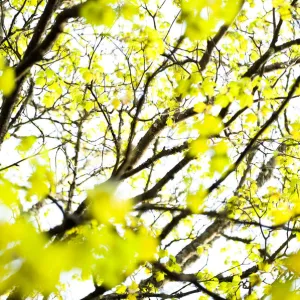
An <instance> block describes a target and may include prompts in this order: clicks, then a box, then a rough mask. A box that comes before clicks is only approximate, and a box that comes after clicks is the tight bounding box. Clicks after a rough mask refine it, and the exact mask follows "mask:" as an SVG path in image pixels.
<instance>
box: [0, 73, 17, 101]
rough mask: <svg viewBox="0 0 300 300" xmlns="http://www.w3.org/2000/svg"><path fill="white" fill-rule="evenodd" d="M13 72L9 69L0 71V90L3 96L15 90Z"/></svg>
mask: <svg viewBox="0 0 300 300" xmlns="http://www.w3.org/2000/svg"><path fill="white" fill-rule="evenodd" d="M15 86H16V83H15V70H14V69H13V68H10V67H6V68H4V69H3V70H2V75H1V76H0V89H1V90H2V92H3V95H4V96H9V95H10V94H11V93H12V91H13V90H14V89H15Z"/></svg>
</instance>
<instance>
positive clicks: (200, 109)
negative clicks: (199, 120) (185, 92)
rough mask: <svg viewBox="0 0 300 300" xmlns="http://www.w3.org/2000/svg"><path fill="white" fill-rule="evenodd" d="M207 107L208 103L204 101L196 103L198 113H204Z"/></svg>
mask: <svg viewBox="0 0 300 300" xmlns="http://www.w3.org/2000/svg"><path fill="white" fill-rule="evenodd" d="M205 109H206V104H205V103H203V102H199V103H197V104H195V105H194V111H195V112H197V113H202V112H203V111H204V110H205Z"/></svg>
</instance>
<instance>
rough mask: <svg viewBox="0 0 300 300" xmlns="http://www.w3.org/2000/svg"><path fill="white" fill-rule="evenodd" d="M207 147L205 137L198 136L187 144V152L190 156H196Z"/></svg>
mask: <svg viewBox="0 0 300 300" xmlns="http://www.w3.org/2000/svg"><path fill="white" fill-rule="evenodd" d="M208 149H209V146H208V141H207V139H203V138H199V139H197V140H195V141H192V142H191V144H190V146H189V154H190V155H191V156H198V155H200V154H203V153H205V152H206V151H207V150H208Z"/></svg>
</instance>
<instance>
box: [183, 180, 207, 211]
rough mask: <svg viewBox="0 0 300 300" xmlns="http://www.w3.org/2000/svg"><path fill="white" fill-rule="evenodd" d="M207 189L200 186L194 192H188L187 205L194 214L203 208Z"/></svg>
mask: <svg viewBox="0 0 300 300" xmlns="http://www.w3.org/2000/svg"><path fill="white" fill-rule="evenodd" d="M206 196H207V191H206V190H205V189H204V188H203V187H202V186H201V187H200V188H199V190H198V191H197V193H196V194H189V195H188V196H187V199H186V203H187V207H188V208H189V209H190V210H191V211H192V212H193V213H195V214H197V213H200V212H201V211H202V210H203V209H204V201H205V198H206Z"/></svg>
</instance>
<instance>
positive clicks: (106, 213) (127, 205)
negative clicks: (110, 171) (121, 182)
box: [88, 183, 132, 224]
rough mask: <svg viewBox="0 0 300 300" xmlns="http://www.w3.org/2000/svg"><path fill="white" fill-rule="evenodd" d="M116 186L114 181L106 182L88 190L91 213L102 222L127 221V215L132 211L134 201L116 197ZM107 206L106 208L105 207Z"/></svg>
mask: <svg viewBox="0 0 300 300" xmlns="http://www.w3.org/2000/svg"><path fill="white" fill-rule="evenodd" d="M115 192H116V186H115V185H114V184H112V183H104V184H101V185H98V186H96V187H95V188H94V189H93V190H90V191H89V192H88V201H89V203H90V213H91V214H92V216H93V217H94V218H95V219H96V220H98V221H99V222H100V223H103V224H109V223H110V222H115V223H121V224H123V223H124V222H125V216H126V214H127V213H129V212H130V210H131V208H132V203H131V201H130V200H121V199H119V198H117V197H116V195H115ZM104 207H105V209H103V208H104Z"/></svg>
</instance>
